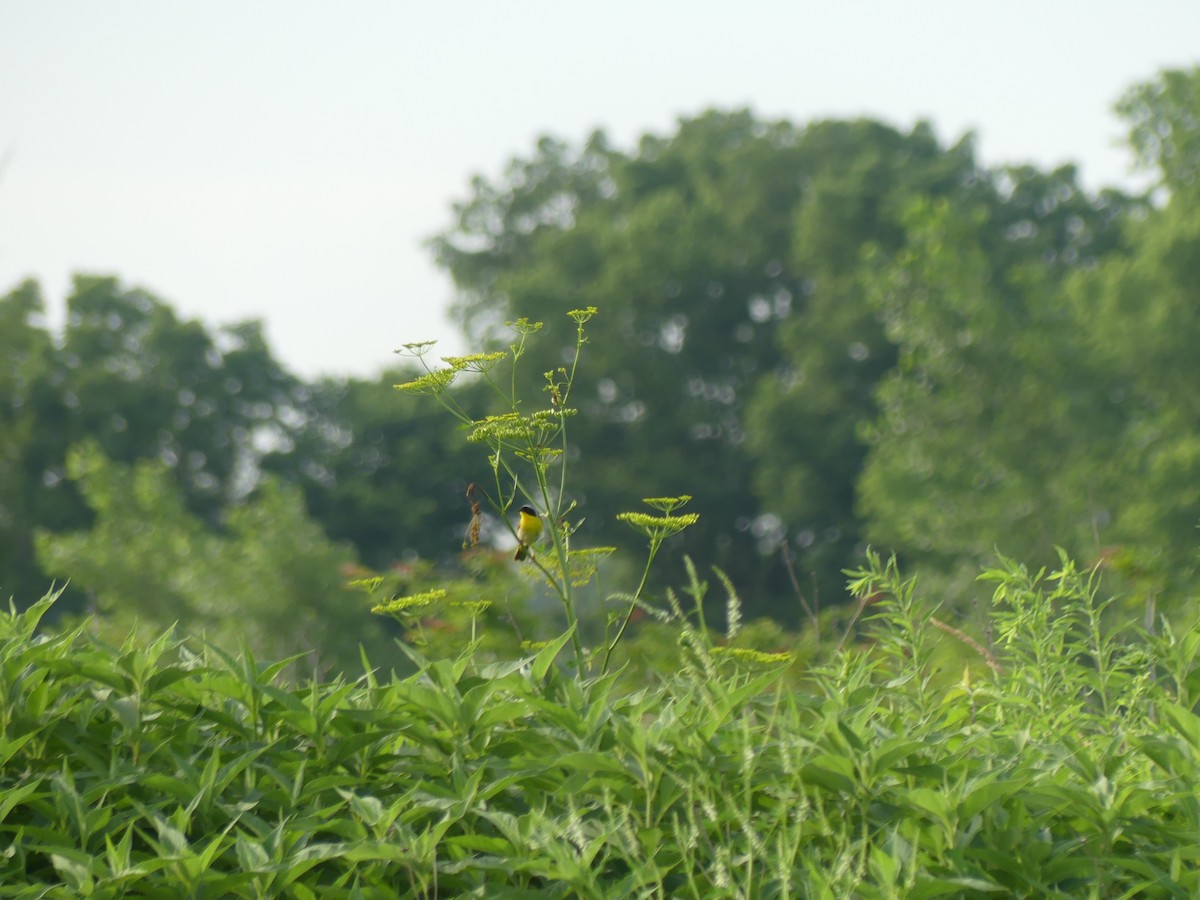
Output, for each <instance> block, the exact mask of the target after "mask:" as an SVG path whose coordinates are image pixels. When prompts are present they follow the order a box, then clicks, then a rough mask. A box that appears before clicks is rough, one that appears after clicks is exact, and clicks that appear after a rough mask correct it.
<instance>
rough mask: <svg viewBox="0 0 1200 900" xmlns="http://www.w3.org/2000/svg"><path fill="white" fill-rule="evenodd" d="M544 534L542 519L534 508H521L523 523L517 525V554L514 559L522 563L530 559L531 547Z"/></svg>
mask: <svg viewBox="0 0 1200 900" xmlns="http://www.w3.org/2000/svg"><path fill="white" fill-rule="evenodd" d="M541 533H542V517H541V516H539V515H538V513H537V510H536V509H534V508H533V507H532V506H522V507H521V521H520V522H518V523H517V552H516V553H515V554H513V559H515V560H517V562H520V561H521V560H523V559H527V558H528V557H529V545H530V544H532V543H533V542H534V541H536V540H537V539H538V537H539V536H540V535H541Z"/></svg>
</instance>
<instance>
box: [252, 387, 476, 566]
mask: <svg viewBox="0 0 1200 900" xmlns="http://www.w3.org/2000/svg"><path fill="white" fill-rule="evenodd" d="M412 377H414V376H413V374H412V373H411V372H408V371H406V370H403V369H394V370H391V371H388V372H384V373H383V374H382V375H381V376H379V378H377V379H374V380H365V379H357V378H345V379H342V378H326V379H322V380H320V381H318V382H316V383H314V384H312V385H310V386H309V388H308V402H307V403H306V406H305V410H306V412H305V422H304V427H303V428H299V429H297V431H296V433H295V436H294V437H293V439H292V440H291V441H290V442H289V444H288V446H287V447H286V448H283V449H281V450H280V451H278V452H274V453H271V454H269V455H268V456H267V457H266V458H265V459H264V460H263V468H264V469H266V470H267V471H270V472H272V473H275V474H278V475H279V476H280V477H282V478H284V479H286V480H287V481H289V482H291V483H294V484H298V485H299V486H300V487H301V488H302V489H303V491H304V496H305V500H306V505H307V508H308V511H309V513H310V514H311V515H312V517H313V518H314V519H315V520H316V521H318V522H320V524H321V526H322V527H323V528H324V530H325V532H326V533H327V534H328V535H329V536H330V537H331V538H332V539H334V540H339V541H349V542H350V543H352V544H353V545H354V547H355V549H356V551H357V553H358V556H359V559H360V560H361V561H362V562H364V563H365V564H367V565H369V566H372V567H374V568H377V569H382V568H385V567H387V566H389V565H391V564H393V563H394V562H396V561H398V560H412V559H415V558H417V557H421V558H423V559H426V560H430V561H434V562H437V563H443V564H444V563H448V562H450V561H452V560H453V559H455V558H456V557H457V555H458V553H459V552H460V551H461V549H462V545H463V541H464V538H465V536H466V532H467V526H468V524H469V523H470V520H471V502H470V500H469V499H468V498H467V497H466V490H467V487H468V486H469V485H470V484H471V483H472V482H482V483H486V479H487V478H490V472H489V470H488V468H487V461H486V459H484V458H483V456H482V455H481V454H480V452H479V450H478V448H477V447H475V446H472V445H469V444H467V442H466V440H465V436H464V435H463V433H462V432H461V431H459V430H458V429H456V428H455V427H454V426H453V424H452V423H449V422H447V420H446V418H445V416H442V415H438V413H439V412H440V410H438V409H436V408H434V405H433V404H428V403H421V402H420V401H421V399H422V398H419V397H413V396H410V395H406V394H400V393H398V392H397V391H396V390H395V388H394V385H396V384H399V383H401V382H404V381H408V380H409V379H410V378H412ZM478 388H479V385H475V384H465V385H462V386H458V385H456V386H455V387H454V388H453V390H454V391H455V393H456V396H457V398H458V401H459V402H460V403H461V404H462V405H463V407H464V408H466V409H471V410H476V411H477V412H478V414H479V415H481V416H482V415H483V414H484V409H483V405H482V397H481V396H479V390H478Z"/></svg>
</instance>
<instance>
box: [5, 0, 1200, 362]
mask: <svg viewBox="0 0 1200 900" xmlns="http://www.w3.org/2000/svg"><path fill="white" fill-rule="evenodd" d="M1197 62H1200V2H1198V0H1139V2H1137V3H1133V2H1128V0H1126V2H1116V0H1009V2H1006V3H1003V4H1001V3H969V2H963V0H908V2H904V3H885V2H881V0H880V2H865V0H842V2H839V3H832V2H829V0H822V2H807V0H792V2H782V0H777V2H765V0H740V2H736V3H716V2H706V0H692V2H689V3H682V2H678V3H665V2H652V0H608V2H605V3H592V4H586V5H585V4H577V3H570V2H566V0H558V2H520V0H509V2H505V3H496V2H492V3H485V2H476V3H467V2H455V0H448V2H439V3H420V4H418V3H412V2H402V0H391V2H386V0H355V2H352V3H337V4H335V3H332V2H326V3H317V2H301V0H288V2H282V0H277V2H265V0H264V2H253V0H236V2H235V0H204V2H193V0H186V2H185V0H179V2H162V0H103V2H100V0H0V159H4V160H5V163H4V166H3V171H2V173H0V294H2V293H7V292H8V291H9V290H10V289H11V288H12V287H14V286H15V285H16V284H17V283H18V282H19V281H20V280H21V279H23V278H25V277H29V276H34V277H36V278H38V279H39V280H40V281H41V282H42V286H43V289H44V290H45V292H46V295H47V299H48V301H49V303H50V306H51V321H52V322H54V323H58V322H61V319H62V312H63V301H64V298H65V296H66V293H67V287H68V284H69V280H70V276H71V274H72V273H74V272H76V271H86V272H95V273H105V274H115V275H118V276H120V278H121V279H123V280H124V281H125V282H126V283H128V284H130V285H137V286H141V287H144V288H146V289H148V290H150V291H152V292H153V293H155V294H156V295H158V296H159V297H161V298H163V299H164V300H166V301H168V302H169V303H171V304H172V305H173V306H174V307H175V308H176V309H177V310H178V311H179V312H180V314H182V315H184V316H186V317H200V318H202V319H203V320H204V321H205V322H207V323H208V324H210V325H217V324H223V323H228V322H231V321H236V320H239V319H243V318H249V317H257V318H262V319H264V320H265V321H266V323H267V336H268V339H269V341H270V344H271V347H272V349H273V350H274V352H275V353H276V355H277V356H278V357H279V358H281V359H282V360H283V361H284V362H285V363H286V364H287V365H289V367H291V368H292V369H293V370H294V371H296V372H297V373H299V374H301V375H304V376H306V377H311V376H314V375H316V374H356V375H372V374H374V373H376V372H377V371H378V370H379V369H381V368H382V367H383V366H385V365H389V364H391V363H392V362H394V361H395V357H394V356H393V354H392V351H393V349H394V348H396V347H398V346H400V345H401V344H403V343H406V342H409V341H416V340H424V339H428V338H438V339H440V340H441V341H442V344H441V345H440V346H441V349H443V350H444V352H445V353H452V352H461V351H462V350H464V349H465V348H464V347H463V346H462V343H461V340H460V338H459V337H458V335H457V332H456V331H455V329H454V328H453V326H452V325H451V324H450V323H449V322H448V321H447V320H446V319H445V317H444V310H445V308H446V306H447V304H448V302H449V299H450V296H451V292H452V288H451V285H450V282H449V279H448V278H447V277H446V276H445V275H443V274H442V273H440V272H439V271H438V270H437V269H435V268H434V266H433V264H432V261H431V257H430V254H429V252H428V250H426V249H425V248H424V247H423V246H422V241H423V240H424V239H425V238H427V237H428V236H430V235H431V234H433V233H434V232H436V231H439V230H441V229H442V228H444V227H445V226H447V225H448V224H449V222H450V205H451V202H452V201H453V200H455V199H461V198H464V197H465V196H466V191H467V186H468V179H469V178H470V176H471V175H472V174H475V173H483V174H486V175H495V174H497V173H499V172H500V171H501V169H502V167H503V165H504V163H505V161H506V160H507V159H508V158H509V157H511V156H512V155H514V154H525V153H527V152H528V151H529V150H530V149H531V148H532V147H533V144H534V141H535V139H536V137H537V136H538V135H540V134H546V133H549V134H553V135H555V136H558V137H561V138H564V139H567V140H568V141H570V142H572V143H578V142H580V141H582V140H583V139H584V138H585V137H586V136H587V134H588V133H589V132H590V131H591V130H592V129H594V128H596V127H603V128H604V129H605V130H607V131H608V132H609V134H610V135H611V136H612V137H613V138H615V139H616V141H617V142H618V143H619V144H620V145H623V146H630V145H631V143H632V141H633V140H634V139H635V138H636V137H637V136H638V135H640V134H642V133H644V132H646V131H652V132H656V133H660V134H662V133H669V132H670V131H672V130H673V127H674V123H675V121H676V119H677V118H678V117H679V116H681V115H693V114H696V113H699V112H700V111H702V110H704V109H706V108H708V107H712V106H719V107H723V108H732V107H738V106H750V107H751V108H753V109H754V110H755V112H756V113H757V114H758V115H760V116H761V117H764V118H787V119H790V120H791V121H793V122H796V123H803V122H807V121H810V120H812V119H815V118H822V117H838V118H846V117H855V116H860V115H867V116H871V117H874V118H879V119H882V120H884V121H887V122H889V123H891V124H893V125H896V126H899V127H901V128H905V129H907V128H909V127H911V125H912V124H913V123H914V122H915V121H916V120H917V119H919V118H926V119H929V120H931V121H932V122H933V123H934V125H935V127H936V129H937V132H938V134H939V135H940V136H941V137H942V139H943V140H946V141H952V140H955V139H957V138H958V137H959V136H961V135H962V134H963V132H964V131H967V130H974V131H976V132H977V134H978V148H979V151H980V155H981V157H982V159H983V160H984V161H985V162H987V163H989V164H995V163H1001V162H1012V163H1019V162H1034V163H1036V164H1038V165H1040V166H1044V167H1049V166H1053V165H1057V164H1060V163H1063V162H1076V163H1078V164H1079V166H1080V168H1081V172H1082V177H1083V180H1084V183H1085V184H1086V185H1088V186H1089V187H1091V188H1096V187H1099V186H1104V185H1123V186H1129V185H1132V184H1134V183H1135V182H1134V181H1132V180H1131V179H1130V172H1129V169H1130V163H1131V159H1130V156H1129V154H1128V153H1127V151H1125V149H1124V148H1123V145H1122V143H1121V142H1122V136H1123V129H1122V126H1121V123H1120V122H1119V121H1118V120H1117V118H1116V117H1115V115H1113V113H1112V112H1111V107H1112V104H1113V102H1114V101H1115V100H1116V99H1117V97H1118V96H1119V95H1120V94H1121V93H1122V91H1123V90H1124V89H1125V88H1126V87H1128V86H1129V85H1130V84H1132V83H1134V82H1138V81H1143V80H1147V79H1150V78H1152V77H1153V76H1154V75H1155V73H1156V72H1157V71H1158V70H1160V69H1161V68H1164V67H1184V66H1191V65H1194V64H1196V63H1197Z"/></svg>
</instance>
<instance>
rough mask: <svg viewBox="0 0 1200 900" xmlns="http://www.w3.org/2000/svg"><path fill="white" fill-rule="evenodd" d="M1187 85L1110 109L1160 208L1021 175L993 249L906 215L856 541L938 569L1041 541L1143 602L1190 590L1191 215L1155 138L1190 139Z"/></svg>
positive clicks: (1183, 180)
mask: <svg viewBox="0 0 1200 900" xmlns="http://www.w3.org/2000/svg"><path fill="white" fill-rule="evenodd" d="M1197 78H1198V75H1197V71H1196V70H1193V71H1192V72H1191V73H1188V74H1184V73H1167V74H1165V75H1164V76H1163V77H1162V79H1161V80H1160V81H1159V82H1157V83H1154V84H1151V85H1142V86H1139V87H1137V88H1135V89H1134V90H1133V91H1131V92H1130V94H1129V95H1128V97H1127V98H1126V100H1125V101H1123V102H1122V104H1121V108H1122V109H1125V110H1127V111H1131V112H1132V122H1131V136H1132V140H1133V142H1134V144H1135V146H1137V147H1139V149H1142V151H1143V156H1145V155H1146V151H1145V149H1144V148H1145V147H1147V146H1151V145H1152V146H1154V147H1155V148H1156V150H1155V152H1156V153H1157V154H1158V155H1157V156H1156V157H1155V160H1156V162H1158V163H1159V164H1160V165H1161V166H1162V168H1161V169H1160V172H1159V174H1160V177H1161V187H1162V188H1163V189H1164V190H1163V197H1164V199H1165V205H1163V206H1161V207H1159V208H1150V207H1148V206H1147V205H1146V204H1145V203H1144V202H1139V201H1130V200H1126V199H1124V198H1120V197H1119V196H1117V195H1114V194H1111V193H1110V194H1107V195H1103V196H1102V197H1100V198H1098V200H1097V202H1096V203H1095V204H1094V207H1095V208H1096V212H1097V216H1085V215H1084V214H1083V213H1082V212H1080V211H1079V210H1078V209H1075V210H1072V206H1073V204H1074V202H1075V198H1076V196H1077V195H1076V193H1075V192H1074V191H1072V190H1071V189H1070V182H1069V181H1067V180H1066V178H1065V175H1064V177H1059V178H1058V179H1057V180H1058V182H1059V184H1058V185H1057V186H1055V184H1054V181H1053V180H1051V181H1049V182H1047V180H1046V179H1045V178H1040V179H1039V181H1038V182H1036V183H1035V185H1034V186H1035V187H1036V188H1038V189H1039V191H1040V193H1042V194H1043V196H1044V197H1045V198H1046V199H1045V200H1043V201H1042V202H1039V203H1034V204H1032V205H1031V207H1030V212H1031V215H1030V216H1029V217H1028V219H1027V220H1022V221H1018V222H1016V223H1014V224H1013V225H1011V226H1009V227H1008V228H1006V229H1004V230H1003V231H1001V232H1000V235H1001V236H1002V237H1006V238H1007V239H1008V246H1007V247H1006V246H1004V245H1001V246H1000V247H999V248H997V247H996V246H995V244H994V242H993V241H989V240H987V239H985V238H986V236H987V235H988V234H989V233H990V232H993V231H994V229H991V228H990V227H989V225H988V219H987V218H986V217H985V216H983V215H982V214H981V215H979V216H977V217H975V218H973V219H965V220H964V219H963V218H962V217H961V216H956V215H955V214H954V213H953V212H952V211H950V210H947V209H944V208H932V207H925V208H921V209H915V210H914V211H913V216H914V222H915V225H916V227H915V228H914V235H915V238H914V240H913V241H912V242H911V244H910V245H909V247H908V248H907V249H906V251H905V252H904V253H903V254H902V255H901V256H900V257H898V258H897V260H896V261H895V262H894V263H893V264H892V265H890V266H887V267H884V269H883V270H882V271H881V273H880V277H879V279H878V280H877V281H876V283H875V286H876V289H877V290H876V293H875V295H874V296H875V298H876V302H877V303H878V305H879V307H880V309H881V311H882V312H884V314H885V315H886V316H887V320H888V323H889V329H890V332H891V334H892V335H893V339H894V340H895V341H896V342H897V344H898V346H899V347H900V360H901V363H900V366H899V367H898V369H897V371H896V372H895V374H894V375H893V376H891V377H890V378H889V379H887V380H886V381H885V383H884V384H883V385H882V386H881V388H880V391H879V397H880V405H881V414H880V417H879V419H878V420H877V422H876V424H875V426H874V427H873V428H872V430H871V438H872V442H873V445H872V449H871V453H870V456H869V458H868V462H867V466H866V469H865V471H864V475H863V481H862V498H863V508H864V511H865V513H866V514H867V516H868V517H869V519H870V521H871V523H872V524H871V532H870V533H871V536H872V538H873V539H875V540H878V541H880V542H881V543H884V544H888V545H890V546H898V547H901V548H903V549H905V550H907V551H908V552H910V553H912V554H914V555H916V556H918V557H919V558H921V559H922V560H923V561H924V562H925V563H926V564H927V566H931V567H932V568H934V569H935V570H942V571H945V570H947V569H948V568H952V567H953V566H956V565H966V564H969V562H968V561H969V560H972V559H974V560H978V559H980V558H983V557H987V556H988V555H990V554H991V553H992V552H993V548H998V549H1000V550H1001V551H1002V552H1004V553H1005V554H1008V555H1012V556H1015V557H1020V558H1022V559H1027V560H1029V561H1030V562H1037V561H1039V560H1041V561H1047V562H1048V561H1050V560H1051V559H1052V557H1053V546H1054V545H1055V544H1057V545H1061V546H1063V547H1064V548H1065V549H1066V550H1067V551H1068V553H1070V554H1072V555H1075V556H1077V557H1079V558H1081V559H1088V560H1093V561H1103V560H1107V561H1108V562H1109V563H1110V564H1111V565H1110V568H1111V569H1115V570H1117V571H1118V572H1119V573H1120V574H1122V575H1125V576H1128V577H1131V578H1132V579H1133V581H1134V587H1135V588H1137V589H1139V590H1140V592H1141V593H1143V594H1148V595H1153V594H1155V593H1157V592H1159V591H1161V589H1162V588H1163V587H1164V586H1165V584H1166V582H1167V580H1168V574H1167V573H1171V574H1170V576H1169V577H1170V579H1172V580H1174V581H1175V583H1176V586H1179V585H1180V584H1189V583H1190V582H1191V580H1192V576H1193V573H1194V570H1195V563H1196V531H1195V528H1196V525H1197V520H1198V519H1200V493H1197V489H1196V484H1197V483H1198V480H1197V478H1198V476H1200V463H1198V460H1200V442H1198V441H1197V439H1196V437H1195V435H1196V433H1197V430H1198V428H1200V405H1198V404H1197V401H1196V397H1197V385H1198V384H1200V367H1198V363H1197V357H1196V353H1195V347H1196V346H1197V341H1200V315H1198V314H1197V308H1198V303H1197V301H1198V300H1200V296H1198V295H1197V290H1198V289H1197V285H1198V284H1200V268H1198V264H1197V260H1198V259H1200V205H1198V204H1197V202H1196V199H1197V194H1196V190H1195V186H1194V184H1193V181H1192V178H1191V175H1190V173H1188V172H1184V171H1180V170H1178V169H1177V168H1176V165H1175V163H1176V161H1177V160H1178V158H1179V156H1180V154H1185V155H1186V152H1187V151H1186V146H1184V147H1180V148H1175V147H1172V146H1167V144H1170V142H1171V141H1172V140H1173V139H1174V136H1181V140H1182V142H1183V144H1184V145H1186V144H1187V141H1188V140H1189V139H1190V138H1189V135H1194V134H1195V133H1196V125H1195V123H1196V121H1197V120H1198V117H1200V106H1193V107H1191V108H1190V109H1189V108H1188V105H1187V104H1188V98H1193V101H1192V102H1195V101H1194V98H1200V91H1197V90H1195V88H1194V87H1192V86H1189V82H1188V80H1189V79H1191V81H1192V82H1195V81H1196V80H1197ZM1151 134H1153V135H1156V136H1157V137H1156V138H1155V140H1156V141H1158V140H1161V141H1163V145H1162V146H1159V145H1158V144H1153V143H1152V142H1151V141H1150V139H1149V137H1148V135H1151ZM1055 174H1058V173H1055ZM1046 185H1049V187H1050V188H1051V189H1050V190H1049V191H1047V190H1045V186H1046ZM1016 187H1017V189H1016V190H1015V191H1013V194H1014V196H1020V194H1021V192H1022V186H1021V185H1020V184H1019V183H1018V184H1017V186H1016ZM1064 208H1065V209H1066V210H1067V212H1068V215H1067V216H1066V217H1065V218H1064V217H1063V215H1062V211H1063V210H1064ZM1039 212H1041V213H1042V216H1041V217H1038V216H1037V213H1039ZM1047 212H1048V213H1049V215H1048V216H1047V215H1046V213H1047ZM1047 220H1049V221H1047ZM1097 223H1098V225H1097ZM1098 226H1099V227H1098ZM1047 231H1049V232H1050V233H1051V235H1052V236H1053V240H1052V241H1051V242H1050V243H1049V245H1048V246H1046V245H1044V244H1041V243H1040V242H1041V241H1043V240H1044V237H1043V236H1044V233H1045V232H1047ZM1089 234H1091V237H1090V238H1089V239H1088V241H1087V242H1086V243H1084V244H1080V243H1079V238H1080V237H1081V236H1085V237H1086V236H1088V235H1089ZM1068 239H1070V240H1068ZM1027 250H1033V251H1035V252H1027ZM1136 593H1137V591H1135V594H1136ZM1149 624H1151V625H1152V624H1153V617H1152V616H1151V617H1150V619H1149Z"/></svg>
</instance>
